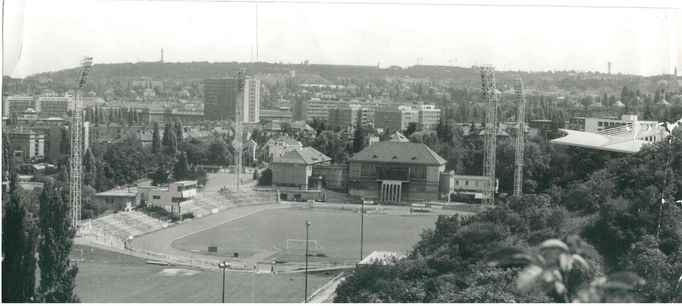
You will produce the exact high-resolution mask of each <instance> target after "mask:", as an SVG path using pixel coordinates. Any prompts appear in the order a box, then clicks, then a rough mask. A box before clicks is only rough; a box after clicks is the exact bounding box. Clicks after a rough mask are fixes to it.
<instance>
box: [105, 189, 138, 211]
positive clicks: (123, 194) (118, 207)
mask: <svg viewBox="0 0 682 306" xmlns="http://www.w3.org/2000/svg"><path fill="white" fill-rule="evenodd" d="M95 199H96V200H97V201H99V202H100V203H103V204H106V205H107V206H108V207H109V208H112V209H113V210H115V211H130V210H132V209H133V206H135V205H137V204H139V203H138V202H139V195H138V193H137V189H136V188H114V189H111V190H107V191H104V192H100V193H98V194H96V195H95Z"/></svg>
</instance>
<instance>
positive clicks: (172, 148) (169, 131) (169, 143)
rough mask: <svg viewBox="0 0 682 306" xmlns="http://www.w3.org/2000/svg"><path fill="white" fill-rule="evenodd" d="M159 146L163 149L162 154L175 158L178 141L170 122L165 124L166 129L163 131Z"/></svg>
mask: <svg viewBox="0 0 682 306" xmlns="http://www.w3.org/2000/svg"><path fill="white" fill-rule="evenodd" d="M161 144H162V145H163V147H164V149H163V150H164V153H166V155H169V156H175V153H177V151H178V147H177V144H178V139H177V135H175V128H174V127H173V126H171V124H170V122H167V123H166V127H165V128H164V130H163V138H162V139H161Z"/></svg>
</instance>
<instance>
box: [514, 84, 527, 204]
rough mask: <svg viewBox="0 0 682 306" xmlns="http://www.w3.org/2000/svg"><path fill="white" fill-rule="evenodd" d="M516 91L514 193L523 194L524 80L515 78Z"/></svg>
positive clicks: (516, 194)
mask: <svg viewBox="0 0 682 306" xmlns="http://www.w3.org/2000/svg"><path fill="white" fill-rule="evenodd" d="M514 92H515V93H516V139H515V140H516V143H515V149H516V150H515V153H514V157H515V162H514V195H515V196H521V193H522V192H523V153H524V150H525V135H524V131H525V125H526V124H525V118H526V97H525V96H524V94H523V81H521V79H516V80H514Z"/></svg>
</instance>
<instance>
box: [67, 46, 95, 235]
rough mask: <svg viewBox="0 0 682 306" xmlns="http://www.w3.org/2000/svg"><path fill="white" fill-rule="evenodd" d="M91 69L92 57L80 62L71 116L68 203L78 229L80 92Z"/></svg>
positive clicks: (81, 120)
mask: <svg viewBox="0 0 682 306" xmlns="http://www.w3.org/2000/svg"><path fill="white" fill-rule="evenodd" d="M90 67H92V57H87V56H86V57H84V58H83V60H82V61H81V72H80V76H79V77H78V82H77V83H76V88H75V93H74V103H73V114H72V115H71V158H70V159H69V166H70V170H71V171H70V172H71V173H70V176H69V197H70V199H69V201H70V202H71V203H70V204H71V225H72V226H73V227H76V228H77V227H78V221H79V220H80V217H81V189H82V187H83V177H82V175H83V169H82V167H83V108H82V107H81V101H80V100H81V90H82V89H83V87H84V86H85V83H86V82H87V79H88V73H89V72H90Z"/></svg>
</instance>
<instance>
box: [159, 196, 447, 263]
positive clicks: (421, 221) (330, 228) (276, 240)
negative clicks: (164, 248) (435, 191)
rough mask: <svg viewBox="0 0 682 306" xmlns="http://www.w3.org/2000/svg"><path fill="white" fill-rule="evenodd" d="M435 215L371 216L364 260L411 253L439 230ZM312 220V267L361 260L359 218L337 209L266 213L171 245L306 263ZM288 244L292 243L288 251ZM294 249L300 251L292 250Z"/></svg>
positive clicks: (367, 216) (202, 251)
mask: <svg viewBox="0 0 682 306" xmlns="http://www.w3.org/2000/svg"><path fill="white" fill-rule="evenodd" d="M437 218H438V216H437V215H434V214H430V215H417V214H415V215H391V214H371V213H367V214H365V217H364V244H363V245H364V247H363V254H364V255H365V256H367V255H368V254H369V253H370V252H372V251H373V250H380V251H409V250H411V249H412V246H413V245H414V244H415V243H416V242H417V241H418V240H419V237H420V234H421V233H422V232H423V230H424V229H427V228H433V227H434V226H435V222H436V219H437ZM306 220H310V222H311V226H310V231H309V239H310V241H311V243H310V249H311V253H313V254H314V255H316V256H313V257H311V258H310V260H311V261H317V262H328V263H336V264H343V263H344V262H349V261H358V260H359V259H360V214H359V213H358V212H350V211H340V210H338V209H325V208H315V209H300V208H287V209H277V210H266V211H262V212H259V213H256V214H253V215H249V216H247V217H244V218H241V219H239V220H235V221H233V222H229V223H225V224H222V225H219V226H217V227H214V228H210V229H208V230H205V231H202V232H199V233H196V234H193V235H190V236H187V237H184V238H181V239H177V240H175V241H173V243H172V246H173V248H176V249H180V250H183V251H190V252H194V253H200V254H207V248H208V246H217V247H218V254H217V255H218V256H220V257H231V256H233V254H234V253H238V254H239V257H240V258H247V257H251V256H254V255H256V257H258V259H259V260H261V261H281V262H302V261H304V258H305V257H304V256H303V253H302V250H303V249H304V248H305V238H306V236H305V235H306V228H305V221H306ZM287 240H290V243H289V248H290V249H289V250H287ZM291 249H296V250H291Z"/></svg>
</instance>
